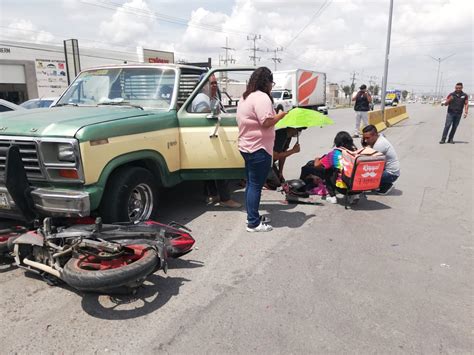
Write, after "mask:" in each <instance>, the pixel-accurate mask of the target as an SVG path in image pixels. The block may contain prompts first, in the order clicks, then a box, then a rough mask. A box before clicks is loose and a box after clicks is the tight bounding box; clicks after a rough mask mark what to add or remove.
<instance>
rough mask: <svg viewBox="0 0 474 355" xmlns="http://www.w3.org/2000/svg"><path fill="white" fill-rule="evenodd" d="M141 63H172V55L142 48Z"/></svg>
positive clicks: (171, 53)
mask: <svg viewBox="0 0 474 355" xmlns="http://www.w3.org/2000/svg"><path fill="white" fill-rule="evenodd" d="M143 61H144V62H145V63H174V53H173V52H164V51H155V50H153V49H145V48H143Z"/></svg>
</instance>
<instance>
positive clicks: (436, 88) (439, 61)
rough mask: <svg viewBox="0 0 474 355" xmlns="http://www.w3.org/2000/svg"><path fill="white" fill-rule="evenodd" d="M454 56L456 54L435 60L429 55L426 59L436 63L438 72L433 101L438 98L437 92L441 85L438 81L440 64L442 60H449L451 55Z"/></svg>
mask: <svg viewBox="0 0 474 355" xmlns="http://www.w3.org/2000/svg"><path fill="white" fill-rule="evenodd" d="M455 54H456V53H453V54H450V55H448V56H447V57H444V58H435V57H432V56H430V55H429V56H428V57H430V58H431V59H433V60H436V61H437V62H438V72H437V73H436V86H435V91H434V96H435V97H434V99H435V100H438V96H439V90H438V88H439V86H441V83H440V80H439V70H440V68H441V62H442V61H443V60H446V59H448V58H451V57H452V56H453V55H455ZM438 84H439V86H438Z"/></svg>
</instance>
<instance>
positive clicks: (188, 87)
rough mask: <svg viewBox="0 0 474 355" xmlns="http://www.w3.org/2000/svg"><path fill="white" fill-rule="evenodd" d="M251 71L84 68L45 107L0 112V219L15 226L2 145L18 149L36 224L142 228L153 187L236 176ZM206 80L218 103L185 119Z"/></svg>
mask: <svg viewBox="0 0 474 355" xmlns="http://www.w3.org/2000/svg"><path fill="white" fill-rule="evenodd" d="M252 71H253V69H252V68H223V69H222V70H221V69H216V70H211V71H207V70H205V69H202V68H199V67H193V66H186V65H158V64H140V65H119V66H108V67H100V68H93V69H89V70H85V71H83V72H81V73H80V74H79V75H78V76H77V78H76V79H75V80H74V82H73V83H72V84H71V85H70V87H69V88H68V89H67V90H66V92H65V93H64V94H63V95H62V97H61V98H60V99H59V101H58V102H57V104H56V106H55V107H52V108H50V109H34V110H22V111H16V112H9V113H2V114H0V218H21V216H20V215H19V210H18V209H17V208H16V206H15V202H14V201H13V199H12V198H11V196H10V194H9V193H8V190H7V188H6V187H5V184H4V181H5V169H6V166H5V165H6V155H7V151H8V149H9V147H10V146H12V145H16V146H18V147H19V149H20V155H21V159H22V161H23V165H24V167H25V170H26V173H27V177H28V182H29V184H30V186H31V187H32V192H31V195H32V198H33V201H34V205H35V209H36V210H37V211H40V213H41V214H42V215H45V216H58V217H84V216H102V218H103V219H104V221H105V222H116V221H138V220H144V219H148V218H150V217H152V218H153V217H154V216H155V215H156V213H157V206H158V205H159V203H160V201H159V194H158V192H159V191H160V188H163V187H165V188H166V187H171V186H174V185H176V184H178V183H180V182H182V181H186V180H206V179H228V178H240V177H242V176H243V160H242V157H241V155H240V153H239V152H238V150H237V136H238V129H237V124H236V118H235V112H236V105H237V102H238V99H239V97H240V96H239V95H241V93H242V92H243V91H244V90H245V83H246V82H247V81H248V78H249V77H250V75H251V73H252ZM211 76H212V77H216V78H217V79H218V82H219V97H220V99H219V100H209V99H208V101H209V102H210V103H211V104H210V105H209V109H208V110H207V109H204V110H202V109H200V110H199V111H200V112H194V107H195V106H198V105H194V103H195V101H196V100H202V98H203V96H204V97H205V98H206V96H205V95H206V93H209V78H210V77H211ZM230 83H232V88H233V90H232V92H233V95H230V94H229V93H228V92H227V90H226V87H227V86H228V85H229V86H230ZM235 87H241V90H240V91H241V92H240V94H239V93H236V92H235ZM207 98H208V97H207ZM193 101H194V102H193ZM213 101H214V102H215V101H217V104H216V103H214V104H212V102H213ZM199 106H202V105H199Z"/></svg>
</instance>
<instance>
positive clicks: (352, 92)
mask: <svg viewBox="0 0 474 355" xmlns="http://www.w3.org/2000/svg"><path fill="white" fill-rule="evenodd" d="M356 74H357V73H356V72H353V73H352V78H351V80H352V83H351V100H352V95H353V94H354V91H355V79H356Z"/></svg>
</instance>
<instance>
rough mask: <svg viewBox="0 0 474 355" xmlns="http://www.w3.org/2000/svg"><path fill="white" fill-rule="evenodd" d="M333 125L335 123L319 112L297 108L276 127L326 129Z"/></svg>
mask: <svg viewBox="0 0 474 355" xmlns="http://www.w3.org/2000/svg"><path fill="white" fill-rule="evenodd" d="M332 124H334V121H333V120H331V119H330V118H329V117H328V116H326V115H324V114H322V113H321V112H319V111H314V110H308V109H305V108H298V107H297V108H294V109H292V110H290V111H289V112H288V113H287V114H286V116H285V117H283V119H282V120H280V121H279V122H278V123H277V124H276V125H275V128H287V127H291V128H308V127H324V126H329V125H332Z"/></svg>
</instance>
